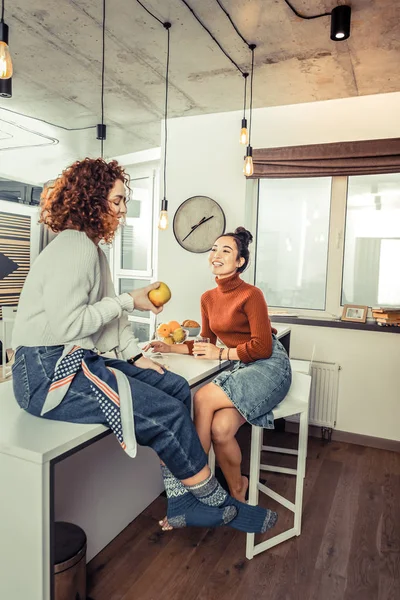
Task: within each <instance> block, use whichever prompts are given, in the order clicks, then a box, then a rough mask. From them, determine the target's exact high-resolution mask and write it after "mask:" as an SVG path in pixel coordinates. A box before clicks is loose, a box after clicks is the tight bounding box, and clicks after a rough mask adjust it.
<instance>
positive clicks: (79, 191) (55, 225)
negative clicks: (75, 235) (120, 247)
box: [39, 158, 129, 243]
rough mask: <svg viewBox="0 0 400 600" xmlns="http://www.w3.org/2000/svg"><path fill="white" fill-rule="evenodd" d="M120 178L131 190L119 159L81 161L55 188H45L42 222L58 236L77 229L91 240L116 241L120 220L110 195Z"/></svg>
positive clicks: (69, 169)
mask: <svg viewBox="0 0 400 600" xmlns="http://www.w3.org/2000/svg"><path fill="white" fill-rule="evenodd" d="M117 179H120V180H121V181H122V182H123V183H124V184H125V186H126V187H127V188H128V189H129V175H128V174H127V173H125V170H124V169H123V168H122V167H121V166H120V165H119V164H118V163H117V161H116V160H112V161H111V162H109V163H107V162H106V161H105V160H103V159H102V158H95V159H94V158H85V159H83V160H77V161H76V162H74V164H73V165H71V166H70V167H67V168H66V169H65V170H64V171H63V172H62V174H61V175H60V177H59V178H58V179H57V180H56V181H55V182H54V184H53V185H51V186H48V187H45V188H44V190H43V193H42V197H41V203H40V205H41V212H40V219H39V222H40V223H44V224H45V225H47V227H49V228H50V229H52V231H54V232H55V233H59V232H60V231H64V229H76V230H78V231H84V232H85V233H86V235H87V236H88V237H90V238H91V239H95V238H99V239H102V240H104V241H105V242H106V243H110V242H112V240H113V238H114V234H115V230H116V229H117V226H118V219H117V217H116V216H115V214H114V213H113V212H112V210H111V209H110V206H109V203H108V195H109V193H110V191H111V189H112V187H113V186H114V184H115V182H116V181H117Z"/></svg>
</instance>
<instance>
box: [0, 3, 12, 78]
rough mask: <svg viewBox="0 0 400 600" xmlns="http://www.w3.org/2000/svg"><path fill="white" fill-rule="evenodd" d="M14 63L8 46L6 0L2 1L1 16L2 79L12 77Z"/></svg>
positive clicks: (0, 56)
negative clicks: (5, 19) (5, 16)
mask: <svg viewBox="0 0 400 600" xmlns="http://www.w3.org/2000/svg"><path fill="white" fill-rule="evenodd" d="M12 74H13V65H12V60H11V54H10V49H9V47H8V25H6V23H4V0H2V3H1V18H0V80H2V79H11V77H12Z"/></svg>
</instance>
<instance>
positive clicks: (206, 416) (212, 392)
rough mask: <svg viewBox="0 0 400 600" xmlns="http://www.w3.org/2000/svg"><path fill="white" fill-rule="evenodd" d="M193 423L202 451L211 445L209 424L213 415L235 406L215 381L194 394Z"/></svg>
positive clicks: (207, 449) (207, 451)
mask: <svg viewBox="0 0 400 600" xmlns="http://www.w3.org/2000/svg"><path fill="white" fill-rule="evenodd" d="M193 406H194V424H195V426H196V431H197V434H198V436H199V438H200V442H201V445H202V446H203V448H204V452H205V453H206V454H208V453H209V452H210V447H211V424H212V422H213V419H214V415H215V413H216V412H217V411H218V410H221V409H223V408H235V407H234V406H233V404H232V402H231V401H230V400H229V398H228V396H227V395H226V394H225V392H223V391H222V389H221V388H220V387H219V386H218V385H216V384H215V383H208V384H207V385H204V386H203V387H201V388H200V389H199V390H198V391H197V392H196V393H195V395H194V401H193Z"/></svg>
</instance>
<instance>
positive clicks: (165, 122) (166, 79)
mask: <svg viewBox="0 0 400 600" xmlns="http://www.w3.org/2000/svg"><path fill="white" fill-rule="evenodd" d="M163 26H164V27H165V29H166V30H167V35H168V39H167V66H166V69H165V108H164V196H163V197H164V199H166V198H167V143H168V128H167V121H168V80H169V55H170V28H171V23H163Z"/></svg>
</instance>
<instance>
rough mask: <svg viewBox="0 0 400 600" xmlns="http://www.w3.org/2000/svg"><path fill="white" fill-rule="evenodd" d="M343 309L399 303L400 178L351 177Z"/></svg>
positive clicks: (376, 176) (394, 176)
mask: <svg viewBox="0 0 400 600" xmlns="http://www.w3.org/2000/svg"><path fill="white" fill-rule="evenodd" d="M344 248H345V252H344V267H343V289H342V304H363V305H367V306H378V305H381V306H382V305H386V306H387V305H397V304H399V303H400V278H399V265H400V176H399V175H397V174H390V175H368V176H358V177H349V189H348V197H347V211H346V235H345V247H344Z"/></svg>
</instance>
